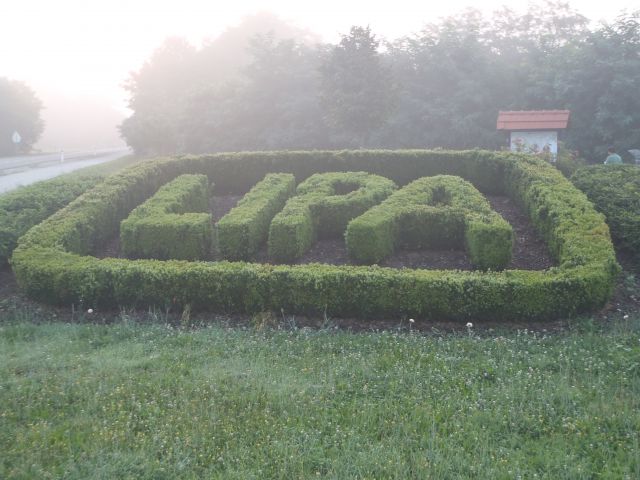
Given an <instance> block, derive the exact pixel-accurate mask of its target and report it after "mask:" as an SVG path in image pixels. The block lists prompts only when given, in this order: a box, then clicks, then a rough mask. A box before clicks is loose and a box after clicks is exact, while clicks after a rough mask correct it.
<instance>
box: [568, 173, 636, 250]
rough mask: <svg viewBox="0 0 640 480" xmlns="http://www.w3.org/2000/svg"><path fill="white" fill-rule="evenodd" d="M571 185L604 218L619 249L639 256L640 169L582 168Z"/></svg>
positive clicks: (573, 177) (572, 179) (572, 178)
mask: <svg viewBox="0 0 640 480" xmlns="http://www.w3.org/2000/svg"><path fill="white" fill-rule="evenodd" d="M571 181H572V182H573V183H574V184H575V185H576V186H577V187H578V188H579V189H580V190H582V191H583V192H584V193H586V194H587V197H589V200H591V201H592V202H593V203H594V204H595V206H596V208H597V209H598V210H599V211H600V212H602V213H604V215H605V216H606V217H607V223H608V224H609V226H610V227H611V235H612V236H613V239H614V240H615V241H616V242H617V243H618V244H619V245H620V247H622V248H625V249H628V250H630V251H631V252H634V253H635V254H636V255H640V168H638V167H637V166H635V165H596V166H591V167H585V168H581V169H579V170H578V171H576V173H575V174H574V175H573V176H572V177H571Z"/></svg>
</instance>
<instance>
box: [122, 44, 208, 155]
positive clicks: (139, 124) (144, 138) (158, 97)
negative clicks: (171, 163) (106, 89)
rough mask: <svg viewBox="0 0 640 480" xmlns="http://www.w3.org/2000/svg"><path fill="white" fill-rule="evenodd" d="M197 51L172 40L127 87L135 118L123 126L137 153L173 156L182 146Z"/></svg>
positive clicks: (130, 106) (130, 105) (129, 81)
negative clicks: (183, 119)
mask: <svg viewBox="0 0 640 480" xmlns="http://www.w3.org/2000/svg"><path fill="white" fill-rule="evenodd" d="M195 54H196V49H195V48H194V47H193V46H191V45H190V44H189V43H188V42H187V41H186V40H184V39H182V38H169V39H167V40H166V41H165V42H164V44H163V45H162V46H161V47H160V48H158V49H157V50H156V51H155V52H154V54H153V55H152V57H151V59H150V60H149V61H147V62H146V63H145V64H144V65H143V67H142V68H141V69H140V71H139V72H136V73H132V74H131V76H130V78H129V80H128V81H127V83H126V84H125V89H126V90H127V91H128V92H129V93H130V95H131V97H130V100H129V108H130V109H131V110H133V115H132V116H131V117H129V118H127V119H126V120H125V121H124V122H123V124H122V125H121V127H120V132H121V134H122V136H123V137H124V138H125V139H126V141H127V143H128V144H129V145H130V146H132V147H133V148H134V149H135V150H136V152H150V151H152V152H156V153H173V152H176V151H179V150H180V149H181V146H182V138H181V135H180V128H179V124H178V122H179V119H180V118H181V117H182V115H183V110H184V104H185V101H186V98H187V96H188V94H189V92H190V91H191V87H190V83H191V81H192V78H193V75H192V71H191V70H192V68H193V60H194V58H195Z"/></svg>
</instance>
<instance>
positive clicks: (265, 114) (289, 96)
mask: <svg viewBox="0 0 640 480" xmlns="http://www.w3.org/2000/svg"><path fill="white" fill-rule="evenodd" d="M249 58H250V61H249V64H248V65H247V67H245V68H244V69H243V70H242V73H241V75H240V77H239V78H238V79H237V80H236V81H235V82H228V83H226V84H224V85H218V84H215V83H214V84H210V85H209V86H204V87H202V88H199V89H197V90H196V91H194V93H193V94H192V96H191V97H190V98H189V100H188V102H187V107H186V108H187V109H186V113H185V115H184V117H183V120H184V124H183V128H184V132H185V138H186V150H187V151H189V152H205V151H215V150H218V151H219V150H255V149H267V150H273V149H309V148H322V147H326V145H327V143H328V135H327V133H326V128H325V125H324V123H323V122H322V117H321V112H320V108H319V103H318V98H317V95H315V92H317V90H318V81H319V78H318V75H317V69H318V65H319V61H320V54H319V52H318V50H317V49H316V48H313V47H309V46H307V45H305V44H304V43H302V42H296V41H294V40H283V41H276V40H275V38H274V37H273V36H271V35H265V36H256V37H255V38H254V39H253V40H252V41H251V43H250V46H249Z"/></svg>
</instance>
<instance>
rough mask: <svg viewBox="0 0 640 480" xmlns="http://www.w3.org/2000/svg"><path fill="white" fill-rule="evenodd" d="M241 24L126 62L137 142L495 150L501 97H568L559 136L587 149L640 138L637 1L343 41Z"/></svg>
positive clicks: (508, 103) (528, 105)
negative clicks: (600, 11)
mask: <svg viewBox="0 0 640 480" xmlns="http://www.w3.org/2000/svg"><path fill="white" fill-rule="evenodd" d="M241 30H242V26H241V27H238V29H237V30H236V31H235V35H229V34H227V36H226V37H225V42H216V41H214V42H211V43H210V44H208V45H205V46H203V47H202V48H200V49H198V48H195V47H194V46H192V45H190V44H189V43H188V42H187V41H186V40H184V39H180V38H171V39H168V40H167V41H165V43H164V44H163V45H162V46H161V47H160V48H159V49H158V50H157V51H156V52H155V53H154V54H153V55H152V56H151V58H150V59H149V60H148V61H147V62H146V63H145V64H144V65H143V66H142V68H141V69H140V70H139V71H138V72H134V73H132V75H131V76H130V78H129V80H128V82H127V84H126V89H127V91H128V93H129V95H130V103H129V106H130V108H131V110H132V112H133V113H132V115H131V116H130V117H129V118H128V119H126V120H125V121H124V123H123V124H122V126H121V133H122V135H123V137H124V138H125V139H126V141H127V142H128V143H129V145H131V146H132V147H133V148H134V149H135V150H136V151H137V152H141V153H174V152H179V153H200V152H215V151H236V150H274V149H325V148H330V149H333V148H425V147H426V148H437V147H443V148H476V147H478V148H489V149H497V148H501V147H502V146H504V145H506V139H505V136H504V133H501V132H497V131H496V118H497V114H498V111H499V110H527V109H534V110H541V109H568V110H571V120H570V128H569V129H568V131H567V132H565V134H564V142H565V143H566V145H567V146H568V147H569V148H571V149H574V150H580V152H581V153H582V154H583V155H584V156H585V157H587V158H589V159H592V160H594V161H596V160H599V159H600V158H601V157H603V155H604V154H605V152H606V149H607V147H608V146H610V145H614V146H615V147H617V148H618V150H619V151H621V152H626V150H628V149H630V148H640V95H639V94H638V82H639V81H640V10H639V11H635V12H622V13H621V14H620V15H619V16H618V17H617V18H616V20H615V21H613V22H611V23H603V24H599V25H597V26H593V25H591V24H590V22H589V20H588V19H587V18H585V17H584V16H583V15H581V14H580V13H578V12H577V11H575V10H574V9H573V8H571V7H570V6H569V5H568V4H566V3H562V2H555V3H552V2H546V3H543V4H538V5H532V6H530V7H529V10H528V11H527V12H526V13H525V14H517V13H515V12H514V11H512V10H510V9H508V8H506V7H505V8H503V9H502V10H500V11H498V12H496V13H494V14H493V15H491V16H489V17H486V16H483V15H482V14H481V13H480V12H479V11H477V10H466V11H464V12H462V13H460V14H459V15H456V16H452V17H449V18H445V19H442V20H440V21H438V22H435V23H430V24H428V25H425V26H424V29H423V30H422V31H421V32H420V33H417V34H413V35H407V36H405V37H403V38H399V39H397V40H394V41H384V40H382V39H380V38H379V37H378V36H377V35H376V34H375V32H372V30H371V29H370V28H369V27H362V26H354V27H352V28H351V29H350V31H349V32H348V33H346V34H344V35H342V37H341V39H340V41H339V42H338V43H337V44H323V43H321V42H318V41H316V39H314V38H313V37H312V36H309V35H306V34H305V35H303V34H301V32H300V31H296V30H295V29H293V28H289V29H288V30H287V31H286V32H285V34H284V35H282V34H281V33H278V32H276V33H273V32H274V31H273V30H272V33H267V34H258V35H252V36H251V38H250V40H249V41H247V37H246V36H243V35H242V32H241ZM275 30H277V28H276V29H275ZM227 33H229V32H227ZM230 39H231V40H230ZM240 45H243V46H244V48H240ZM230 51H232V52H236V53H237V52H240V51H242V61H240V60H239V59H235V57H239V56H240V54H239V53H237V54H236V55H233V56H229V55H226V56H225V52H230ZM234 62H235V63H234Z"/></svg>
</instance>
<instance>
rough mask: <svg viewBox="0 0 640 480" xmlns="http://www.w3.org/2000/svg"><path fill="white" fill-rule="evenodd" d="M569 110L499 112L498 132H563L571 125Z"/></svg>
mask: <svg viewBox="0 0 640 480" xmlns="http://www.w3.org/2000/svg"><path fill="white" fill-rule="evenodd" d="M569 113H570V112H569V110H528V111H516V112H503V111H500V112H498V130H561V129H564V128H567V124H568V123H569Z"/></svg>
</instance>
